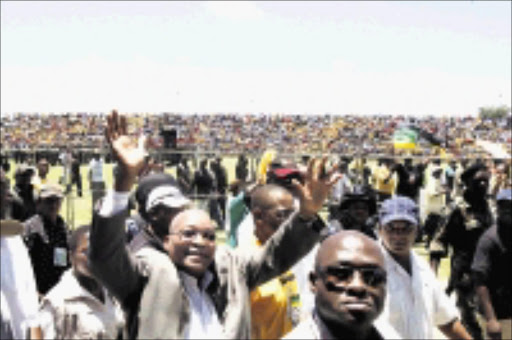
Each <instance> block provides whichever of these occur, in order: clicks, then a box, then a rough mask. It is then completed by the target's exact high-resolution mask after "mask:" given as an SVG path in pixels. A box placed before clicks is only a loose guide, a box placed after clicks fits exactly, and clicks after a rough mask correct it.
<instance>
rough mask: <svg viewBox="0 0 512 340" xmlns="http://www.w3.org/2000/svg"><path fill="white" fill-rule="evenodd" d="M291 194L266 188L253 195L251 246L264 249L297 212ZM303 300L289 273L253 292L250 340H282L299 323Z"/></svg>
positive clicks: (280, 189)
mask: <svg viewBox="0 0 512 340" xmlns="http://www.w3.org/2000/svg"><path fill="white" fill-rule="evenodd" d="M296 209H297V208H296V207H295V204H294V198H293V195H292V193H291V192H290V191H289V190H288V189H286V188H285V187H283V186H280V185H276V184H266V185H263V186H261V187H258V188H256V189H255V190H254V192H253V193H252V194H251V214H252V216H253V220H254V235H253V237H252V239H251V241H250V243H249V245H248V247H251V248H261V247H262V246H263V245H264V244H265V242H267V240H268V239H269V238H270V237H272V235H274V233H275V232H276V230H277V229H278V228H279V226H280V225H281V224H282V223H283V222H285V221H286V219H288V218H289V217H290V216H291V215H292V214H293V213H294V212H295V211H296ZM300 303H301V299H300V296H299V292H298V287H297V280H296V278H295V275H294V273H293V272H292V271H290V270H288V271H286V272H284V273H283V274H281V275H280V276H279V277H276V278H274V279H272V280H270V281H268V282H265V283H264V284H262V285H260V286H258V287H257V288H256V289H254V290H252V291H251V338H252V339H280V338H282V337H283V336H284V335H285V334H286V333H288V332H290V331H291V330H292V328H293V327H294V326H296V325H297V324H298V322H299V317H300V312H301V310H300Z"/></svg>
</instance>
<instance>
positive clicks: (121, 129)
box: [105, 110, 147, 177]
mask: <svg viewBox="0 0 512 340" xmlns="http://www.w3.org/2000/svg"><path fill="white" fill-rule="evenodd" d="M105 135H106V138H107V141H108V143H109V144H110V146H111V147H112V151H113V152H114V155H115V157H116V159H117V161H118V162H119V167H120V169H121V170H122V171H123V175H124V176H132V177H136V176H137V174H138V173H139V172H140V170H141V169H142V168H143V166H144V160H145V157H146V155H147V153H146V150H145V147H144V140H143V139H142V140H140V141H139V142H137V141H136V140H134V139H133V138H130V136H128V133H127V128H126V117H125V116H121V115H119V114H118V113H117V111H116V110H113V111H112V113H111V114H110V115H109V116H108V117H107V128H106V131H105ZM141 138H143V137H141Z"/></svg>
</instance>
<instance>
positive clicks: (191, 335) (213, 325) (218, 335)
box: [179, 271, 225, 339]
mask: <svg viewBox="0 0 512 340" xmlns="http://www.w3.org/2000/svg"><path fill="white" fill-rule="evenodd" d="M179 274H180V277H181V281H182V283H183V286H184V287H185V292H186V293H187V297H188V301H189V303H190V322H189V324H188V327H187V329H186V330H185V338H186V339H223V338H225V336H224V335H223V333H222V325H221V324H220V321H219V317H218V316H217V311H216V310H215V306H214V305H213V301H212V299H211V298H210V296H209V295H208V293H207V292H206V287H208V285H209V284H210V282H211V281H212V280H213V274H212V273H211V272H209V271H207V272H206V273H205V275H204V277H203V279H202V280H201V282H199V283H198V281H197V279H196V278H195V277H193V276H191V275H188V274H187V273H185V272H183V271H180V272H179Z"/></svg>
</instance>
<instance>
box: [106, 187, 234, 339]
mask: <svg viewBox="0 0 512 340" xmlns="http://www.w3.org/2000/svg"><path fill="white" fill-rule="evenodd" d="M129 197H130V193H129V192H116V191H109V192H108V193H107V195H106V196H105V199H104V201H103V204H102V206H101V208H100V211H99V214H100V216H103V217H108V216H113V215H115V214H116V213H118V212H120V211H122V210H123V209H125V208H126V207H127V206H128V199H129ZM179 273H180V278H181V280H182V283H183V286H184V287H185V292H186V294H187V297H188V299H189V303H190V323H189V324H188V328H187V330H186V331H185V338H186V339H222V338H224V335H223V333H222V325H221V324H220V321H219V318H218V316H217V311H216V310H215V307H214V305H213V301H212V300H211V298H210V296H209V295H208V293H207V292H206V291H205V289H206V287H208V285H209V284H210V282H211V281H212V279H213V275H212V273H210V272H209V271H207V272H206V273H205V277H204V278H203V280H201V282H200V285H198V282H197V279H196V278H194V277H193V276H190V275H188V274H186V273H184V272H183V271H180V272H179Z"/></svg>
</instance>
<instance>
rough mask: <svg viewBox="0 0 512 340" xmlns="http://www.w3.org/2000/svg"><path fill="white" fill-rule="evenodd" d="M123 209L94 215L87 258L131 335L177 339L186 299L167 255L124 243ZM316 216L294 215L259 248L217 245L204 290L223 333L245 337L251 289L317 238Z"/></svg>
mask: <svg viewBox="0 0 512 340" xmlns="http://www.w3.org/2000/svg"><path fill="white" fill-rule="evenodd" d="M125 218H126V214H125V213H119V214H117V215H115V216H113V217H109V218H103V217H101V216H99V215H97V214H96V215H95V216H94V219H93V225H92V229H91V233H90V246H89V250H90V252H89V261H90V265H91V269H92V271H93V273H94V274H95V275H96V277H97V278H98V279H99V280H100V281H101V282H102V283H103V284H104V285H105V286H106V287H107V289H108V290H109V291H110V292H111V293H112V294H113V295H114V296H115V297H116V298H117V299H118V300H119V301H120V302H121V304H122V306H123V309H124V310H125V313H126V316H127V320H126V322H127V333H128V334H127V336H128V338H130V339H135V338H138V339H149V338H151V339H177V338H178V339H179V338H183V337H184V331H185V329H186V326H187V325H188V322H189V318H190V310H189V304H188V299H187V296H186V293H185V290H184V287H183V285H182V283H181V280H180V278H179V275H178V271H177V268H176V266H175V265H174V264H173V262H172V261H171V260H170V258H169V256H168V255H167V254H166V253H164V252H161V251H158V250H156V249H153V248H150V247H146V248H143V249H141V250H139V251H138V252H137V253H135V255H132V254H130V253H129V252H128V250H127V248H126V246H125V235H124V219H125ZM324 226H325V225H324V223H323V221H322V220H321V219H320V218H318V217H317V219H316V220H315V222H314V223H313V224H307V223H304V222H302V221H301V220H300V219H298V218H297V215H296V214H294V215H292V216H291V217H290V218H289V219H288V220H287V221H286V222H284V223H283V225H281V226H280V228H279V229H278V230H277V231H276V232H275V233H274V235H273V236H272V238H270V239H269V240H268V241H267V242H266V244H265V246H264V247H262V248H259V249H253V250H247V249H236V250H233V249H230V248H227V247H225V246H220V247H218V248H217V250H216V253H215V259H214V262H213V264H212V266H211V267H210V268H209V270H211V271H212V273H213V274H214V280H213V281H212V282H211V283H210V285H209V286H208V287H207V292H208V294H209V295H210V297H211V298H212V301H213V303H214V305H215V308H216V311H217V314H218V316H219V320H220V322H221V324H222V326H223V331H224V335H225V336H226V338H229V339H249V338H250V331H251V315H250V300H249V292H250V291H251V290H252V289H253V288H255V287H257V286H258V285H260V284H262V283H264V282H266V281H268V280H270V279H272V278H274V277H276V276H278V275H279V274H281V273H283V272H284V271H286V270H288V269H289V268H290V267H291V266H292V265H293V264H295V263H296V262H297V261H298V260H299V259H300V258H301V257H303V256H304V255H306V254H307V253H308V252H309V251H310V250H311V249H312V248H313V246H314V245H315V244H316V243H317V241H318V240H319V233H318V231H317V230H321V229H322V228H323V227H324Z"/></svg>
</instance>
